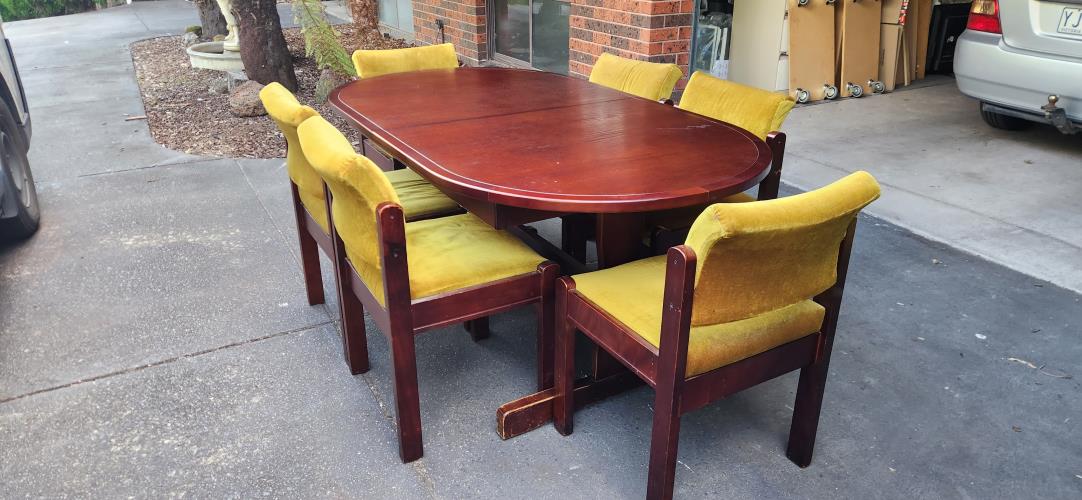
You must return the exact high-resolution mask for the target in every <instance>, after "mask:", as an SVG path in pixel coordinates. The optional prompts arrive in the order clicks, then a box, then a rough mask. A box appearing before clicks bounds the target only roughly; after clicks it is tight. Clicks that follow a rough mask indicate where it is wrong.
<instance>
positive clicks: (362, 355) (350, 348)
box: [337, 278, 369, 375]
mask: <svg viewBox="0 0 1082 500" xmlns="http://www.w3.org/2000/svg"><path fill="white" fill-rule="evenodd" d="M337 282H338V303H339V304H340V307H341V308H342V350H343V351H344V352H345V354H346V364H347V365H349V371H350V373H352V374H354V375H359V374H361V373H366V372H368V367H369V366H368V332H367V329H366V328H365V325H364V305H362V304H361V301H360V300H359V299H357V296H356V295H354V294H353V291H352V290H343V289H342V285H341V284H342V279H341V278H339V279H338V280H337Z"/></svg>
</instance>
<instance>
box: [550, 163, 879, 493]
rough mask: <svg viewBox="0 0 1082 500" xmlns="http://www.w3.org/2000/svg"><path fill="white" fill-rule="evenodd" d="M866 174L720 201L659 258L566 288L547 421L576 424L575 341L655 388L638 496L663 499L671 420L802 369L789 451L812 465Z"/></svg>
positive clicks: (675, 425)
mask: <svg viewBox="0 0 1082 500" xmlns="http://www.w3.org/2000/svg"><path fill="white" fill-rule="evenodd" d="M878 197H879V184H878V183H876V181H875V179H874V178H872V176H871V175H869V174H867V173H866V172H857V173H854V174H851V175H849V176H847V177H845V178H843V179H841V180H839V181H837V182H835V183H833V184H831V185H829V186H826V187H824V188H821V189H818V190H815V191H811V192H808V193H804V194H800V195H796V196H791V197H788V198H781V199H775V200H768V201H757V202H749V203H718V204H714V205H711V206H710V207H708V208H707V209H706V210H705V211H703V213H702V214H700V215H699V217H698V218H697V219H696V220H695V224H694V225H693V226H692V227H691V232H690V234H689V235H688V238H687V241H686V242H685V244H683V245H680V246H675V247H673V248H671V249H669V251H668V253H667V255H662V256H657V257H652V258H648V259H645V260H640V261H635V262H631V263H628V264H624V265H621V266H617V267H613V268H609V269H605V270H601V271H596V272H592V273H586V274H580V275H576V276H573V277H567V278H561V279H560V282H559V283H558V285H557V292H556V399H555V401H554V408H555V425H556V429H557V430H558V431H560V432H561V433H563V434H565V435H566V434H570V433H571V431H572V428H573V414H574V408H575V402H574V387H573V386H574V375H575V373H574V370H575V367H574V340H575V332H576V330H578V331H582V332H583V333H584V334H585V335H586V336H587V337H589V338H590V339H591V340H593V341H594V342H595V343H597V344H598V345H599V346H601V348H603V349H605V350H606V351H608V352H609V353H611V354H612V355H613V357H615V358H616V359H618V360H620V361H621V362H622V363H623V364H624V365H626V366H627V367H628V368H629V369H631V371H632V372H634V373H635V374H637V375H638V376H639V377H640V378H642V379H643V380H644V381H645V382H646V383H647V384H649V385H650V386H652V387H653V388H654V391H655V398H654V424H653V436H652V440H651V445H650V468H649V473H648V482H647V498H651V499H657V498H671V497H672V489H673V481H674V477H675V471H676V448H677V441H678V434H679V429H680V416H681V415H682V414H684V413H688V412H690V411H693V410H695V409H698V408H701V407H703V406H705V405H707V404H708V403H710V402H711V401H713V400H716V399H719V398H723V397H726V396H728V395H730V394H733V393H735V392H738V391H741V390H743V389H746V388H749V387H752V386H754V385H756V384H759V383H761V382H764V381H766V380H769V379H772V378H774V377H777V376H779V375H782V374H784V373H788V372H790V371H792V370H796V369H798V368H799V369H800V382H799V386H798V389H797V395H796V404H795V405H794V407H795V409H794V411H793V421H792V428H791V430H790V433H789V445H788V451H787V454H788V456H789V458H790V459H791V460H792V461H793V462H795V463H796V464H797V465H799V466H801V467H806V466H808V465H809V464H810V463H811V455H812V448H813V445H814V442H815V432H816V427H817V425H818V420H819V409H820V405H821V403H822V400H823V388H824V386H825V384H826V375H827V364H828V363H829V361H830V349H831V345H832V344H833V341H834V333H835V330H836V328H837V324H838V314H839V310H840V307H841V299H842V289H843V287H844V286H845V276H846V271H847V269H848V265H849V254H850V250H851V248H852V244H853V235H854V231H855V229H856V221H857V215H858V214H859V212H860V211H861V210H862V209H863V208H864V207H865V206H866V205H868V204H869V203H871V202H872V201H874V200H875V199H876V198H878Z"/></svg>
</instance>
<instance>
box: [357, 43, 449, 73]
mask: <svg viewBox="0 0 1082 500" xmlns="http://www.w3.org/2000/svg"><path fill="white" fill-rule="evenodd" d="M353 67H354V68H355V69H356V70H357V77H358V78H373V77H377V76H382V75H389V74H392V73H406V72H409V71H422V70H427V69H454V68H457V67H458V54H456V53H455V46H454V45H452V44H450V43H443V44H439V45H425V46H422V47H408V48H404V49H386V50H358V51H356V52H354V53H353Z"/></svg>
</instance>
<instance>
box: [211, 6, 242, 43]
mask: <svg viewBox="0 0 1082 500" xmlns="http://www.w3.org/2000/svg"><path fill="white" fill-rule="evenodd" d="M216 1H217V2H218V8H219V9H221V10H222V17H224V18H225V25H226V29H227V30H228V32H227V33H226V35H225V40H222V48H223V49H225V50H228V51H231V52H239V51H240V43H239V41H238V40H239V38H237V36H238V35H237V18H235V17H233V0H216Z"/></svg>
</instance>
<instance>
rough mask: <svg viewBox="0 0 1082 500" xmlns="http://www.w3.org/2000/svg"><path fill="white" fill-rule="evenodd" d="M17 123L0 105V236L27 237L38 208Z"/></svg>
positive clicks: (36, 219) (34, 225)
mask: <svg viewBox="0 0 1082 500" xmlns="http://www.w3.org/2000/svg"><path fill="white" fill-rule="evenodd" d="M16 127H17V125H15V121H14V120H13V119H12V118H11V114H10V113H9V112H8V110H7V109H6V108H3V107H0V175H2V176H4V179H3V181H4V182H3V189H4V191H5V192H4V197H3V200H4V201H3V203H4V206H3V207H2V208H3V213H4V214H9V213H10V216H9V217H5V218H2V219H0V240H21V239H25V238H29V237H30V235H32V234H34V232H35V231H37V230H38V223H39V220H40V217H41V211H40V209H39V208H38V193H37V190H36V189H35V188H34V176H33V174H31V173H30V162H29V161H27V159H26V148H25V147H24V146H23V145H22V144H21V142H20V141H19V139H18V135H17V134H18V131H17V130H16Z"/></svg>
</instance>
